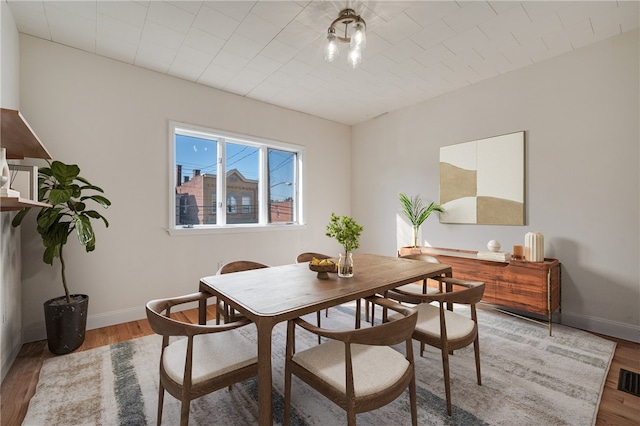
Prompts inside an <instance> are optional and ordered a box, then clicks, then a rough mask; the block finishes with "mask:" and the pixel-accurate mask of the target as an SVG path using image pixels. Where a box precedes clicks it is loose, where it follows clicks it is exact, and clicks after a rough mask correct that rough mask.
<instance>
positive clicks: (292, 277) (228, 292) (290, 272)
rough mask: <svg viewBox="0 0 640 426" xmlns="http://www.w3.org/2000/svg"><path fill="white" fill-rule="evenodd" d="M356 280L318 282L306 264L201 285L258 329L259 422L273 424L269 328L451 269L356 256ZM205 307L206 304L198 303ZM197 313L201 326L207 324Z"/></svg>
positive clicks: (237, 274)
mask: <svg viewBox="0 0 640 426" xmlns="http://www.w3.org/2000/svg"><path fill="white" fill-rule="evenodd" d="M353 262H354V275H353V277H351V278H341V277H338V276H337V274H335V273H330V274H329V278H328V279H319V278H318V277H317V273H316V272H313V271H311V270H310V269H309V264H308V263H298V264H291V265H282V266H274V267H269V268H263V269H254V270H250V271H242V272H235V273H232V274H223V275H213V276H209V277H204V278H202V279H201V280H200V291H202V292H207V293H210V294H212V295H213V296H215V297H217V298H218V299H219V300H222V301H225V302H226V303H228V304H229V305H230V306H231V307H232V308H234V309H236V310H237V311H239V312H241V313H242V314H243V315H245V316H246V317H247V318H249V319H250V320H251V321H253V322H254V323H255V325H256V327H257V339H258V402H259V404H258V422H259V424H260V425H271V424H273V406H272V394H271V392H272V367H271V336H272V332H273V327H274V326H275V325H276V324H278V323H279V322H282V321H287V320H290V319H293V318H296V317H299V316H302V315H305V314H309V313H312V312H317V311H320V310H323V309H325V308H329V307H332V306H337V305H341V304H343V303H346V302H351V301H355V300H359V299H362V298H365V297H369V296H373V295H375V294H382V293H384V291H385V290H389V289H392V288H395V287H398V286H400V285H403V284H408V283H413V282H416V281H422V280H424V279H427V278H433V277H437V276H449V277H450V276H451V267H450V266H449V265H445V264H442V263H429V262H422V261H416V260H411V259H402V258H398V257H391V256H380V255H375V254H354V255H353ZM201 303H206V302H201ZM205 308H206V307H205V306H201V307H200V318H199V320H200V322H201V323H204V322H205V321H206V317H205V315H206V309H205Z"/></svg>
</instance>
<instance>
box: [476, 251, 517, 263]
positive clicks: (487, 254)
mask: <svg viewBox="0 0 640 426" xmlns="http://www.w3.org/2000/svg"><path fill="white" fill-rule="evenodd" d="M476 257H477V258H478V259H481V260H494V261H496V262H508V261H509V260H511V253H507V252H504V251H479V252H478V254H477V255H476Z"/></svg>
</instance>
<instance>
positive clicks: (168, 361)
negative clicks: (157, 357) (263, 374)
mask: <svg viewBox="0 0 640 426" xmlns="http://www.w3.org/2000/svg"><path fill="white" fill-rule="evenodd" d="M187 342H188V339H180V340H178V341H176V342H173V343H171V344H170V345H169V346H167V347H166V348H165V350H164V354H163V357H162V363H163V365H164V369H165V371H166V373H167V375H168V376H169V377H170V378H171V379H172V380H175V381H176V382H177V383H179V384H181V385H182V384H183V377H184V366H185V361H186V359H187ZM257 362H258V351H257V347H256V345H255V344H253V343H251V342H250V341H249V340H248V339H247V338H245V337H244V336H243V335H242V334H240V333H238V332H237V331H236V330H230V331H227V332H225V333H215V334H203V335H198V336H194V338H193V370H192V371H191V382H192V384H193V385H197V384H198V383H202V382H205V381H207V380H209V379H211V378H214V377H218V376H222V375H223V374H226V373H229V372H232V371H234V370H238V369H240V368H243V367H246V366H248V365H251V364H254V363H257Z"/></svg>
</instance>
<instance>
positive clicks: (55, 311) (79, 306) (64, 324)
mask: <svg viewBox="0 0 640 426" xmlns="http://www.w3.org/2000/svg"><path fill="white" fill-rule="evenodd" d="M88 308H89V296H87V295H86V294H72V295H71V303H69V304H67V302H66V298H65V296H61V297H55V298H53V299H49V300H47V301H46V302H44V320H45V324H46V326H47V342H48V345H49V350H50V351H51V352H52V353H54V354H56V355H63V354H66V353H69V352H72V351H74V350H76V349H78V348H79V347H80V345H82V343H83V342H84V332H85V330H86V328H87V310H88Z"/></svg>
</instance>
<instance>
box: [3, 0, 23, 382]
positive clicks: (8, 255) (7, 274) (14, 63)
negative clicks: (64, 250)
mask: <svg viewBox="0 0 640 426" xmlns="http://www.w3.org/2000/svg"><path fill="white" fill-rule="evenodd" d="M0 18H1V20H2V25H1V27H0V41H1V48H0V81H1V82H2V84H1V86H0V98H1V99H2V107H3V108H10V109H18V107H19V105H20V104H19V91H18V88H19V81H20V79H19V69H20V67H19V63H20V56H19V50H18V30H17V29H16V25H15V23H14V21H13V16H12V15H11V11H10V10H9V6H7V4H6V3H5V2H2V4H1V5H0ZM1 143H2V142H1V141H0V144H1ZM13 215H14V213H10V212H5V213H0V234H1V236H0V259H1V261H2V262H1V264H0V265H1V266H0V361H1V363H0V376H1V378H2V379H4V376H5V375H6V374H7V371H8V370H9V367H10V366H11V363H12V362H13V360H14V359H15V357H16V355H17V353H18V351H19V350H20V346H21V345H22V341H21V332H22V304H21V303H20V294H21V285H20V265H21V263H20V234H19V233H18V232H16V230H15V229H14V228H12V227H11V219H12V217H13Z"/></svg>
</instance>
